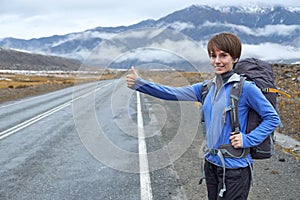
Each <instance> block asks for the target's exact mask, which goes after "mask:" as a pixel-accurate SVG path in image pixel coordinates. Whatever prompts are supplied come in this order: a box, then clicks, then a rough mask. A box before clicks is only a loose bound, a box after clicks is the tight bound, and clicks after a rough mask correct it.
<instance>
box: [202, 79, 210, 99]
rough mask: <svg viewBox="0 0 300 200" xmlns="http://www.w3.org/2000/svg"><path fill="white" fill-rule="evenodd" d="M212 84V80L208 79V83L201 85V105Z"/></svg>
mask: <svg viewBox="0 0 300 200" xmlns="http://www.w3.org/2000/svg"><path fill="white" fill-rule="evenodd" d="M212 82H213V80H212V79H210V80H208V81H205V82H204V83H203V85H202V90H201V97H202V104H203V102H204V100H205V98H206V95H207V94H208V92H209V89H210V88H211V86H212Z"/></svg>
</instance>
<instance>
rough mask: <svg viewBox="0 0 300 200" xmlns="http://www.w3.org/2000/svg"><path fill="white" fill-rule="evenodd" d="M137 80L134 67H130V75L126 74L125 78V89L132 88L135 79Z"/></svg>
mask: <svg viewBox="0 0 300 200" xmlns="http://www.w3.org/2000/svg"><path fill="white" fill-rule="evenodd" d="M138 78H139V76H138V74H137V73H136V71H135V69H134V66H132V67H131V69H130V74H128V75H127V76H126V83H127V87H129V88H132V87H133V85H134V84H135V81H136V79H138Z"/></svg>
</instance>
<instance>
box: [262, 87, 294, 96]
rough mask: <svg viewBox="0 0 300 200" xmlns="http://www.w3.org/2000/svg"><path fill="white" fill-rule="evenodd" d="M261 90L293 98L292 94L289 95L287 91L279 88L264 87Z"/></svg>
mask: <svg viewBox="0 0 300 200" xmlns="http://www.w3.org/2000/svg"><path fill="white" fill-rule="evenodd" d="M261 91H262V92H272V93H278V94H283V95H285V96H286V97H287V98H291V95H289V94H288V93H287V92H284V91H282V90H278V89H275V88H263V89H261Z"/></svg>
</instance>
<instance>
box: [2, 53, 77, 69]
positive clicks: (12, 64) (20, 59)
mask: <svg viewBox="0 0 300 200" xmlns="http://www.w3.org/2000/svg"><path fill="white" fill-rule="evenodd" d="M80 66H81V62H80V61H78V60H74V59H70V58H62V57H58V56H47V55H41V54H35V53H31V52H24V51H18V50H13V49H6V48H0V69H10V70H37V71H39V70H52V71H53V70H59V71H76V70H78V69H79V67H80Z"/></svg>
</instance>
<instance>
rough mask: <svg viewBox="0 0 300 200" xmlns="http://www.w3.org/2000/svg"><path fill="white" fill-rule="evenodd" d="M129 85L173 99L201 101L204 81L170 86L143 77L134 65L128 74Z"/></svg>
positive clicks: (163, 97) (153, 94)
mask: <svg viewBox="0 0 300 200" xmlns="http://www.w3.org/2000/svg"><path fill="white" fill-rule="evenodd" d="M126 84H127V87H129V88H131V89H133V90H137V91H139V92H142V93H145V94H149V95H151V96H154V97H157V98H160V99H165V100H173V101H199V98H200V97H199V95H200V91H201V89H200V88H201V86H202V83H200V84H194V85H190V86H184V87H177V88H175V87H169V86H164V85H159V84H156V83H152V82H148V81H146V80H143V79H141V78H140V77H139V76H138V74H137V73H136V71H135V68H134V67H133V66H132V67H131V69H130V73H129V74H128V75H127V76H126Z"/></svg>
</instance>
